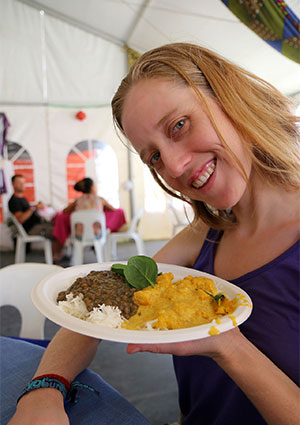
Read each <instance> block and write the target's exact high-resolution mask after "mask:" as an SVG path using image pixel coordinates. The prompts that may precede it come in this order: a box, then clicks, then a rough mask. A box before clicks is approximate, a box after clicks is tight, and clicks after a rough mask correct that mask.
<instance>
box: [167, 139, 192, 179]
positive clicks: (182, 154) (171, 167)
mask: <svg viewBox="0 0 300 425" xmlns="http://www.w3.org/2000/svg"><path fill="white" fill-rule="evenodd" d="M162 155H163V163H164V166H165V171H166V172H167V173H168V174H169V175H170V176H171V177H173V178H176V177H180V176H181V175H182V174H183V173H184V172H185V170H186V168H187V166H188V165H189V163H190V162H191V159H192V154H191V153H189V152H187V151H183V150H182V149H179V148H178V147H175V146H173V148H172V149H170V150H168V151H166V152H164V153H163V154H162Z"/></svg>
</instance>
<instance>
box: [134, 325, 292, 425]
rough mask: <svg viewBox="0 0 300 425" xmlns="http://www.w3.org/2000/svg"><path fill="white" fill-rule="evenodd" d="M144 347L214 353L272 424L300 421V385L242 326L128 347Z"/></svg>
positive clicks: (184, 353)
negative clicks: (192, 338) (190, 338)
mask: <svg viewBox="0 0 300 425" xmlns="http://www.w3.org/2000/svg"><path fill="white" fill-rule="evenodd" d="M144 351H149V352H153V353H162V354H174V355H177V356H192V355H202V356H208V357H211V358H212V359H214V360H215V361H216V362H217V363H218V365H219V366H220V367H221V368H222V369H223V370H224V371H225V372H226V373H227V374H228V375H229V376H230V377H231V379H232V380H233V381H235V383H236V384H237V385H238V386H239V387H240V389H241V390H242V391H243V392H244V393H245V394H246V396H247V397H248V398H249V399H250V400H251V401H252V403H253V404H254V405H255V407H256V408H257V410H258V411H259V412H260V414H261V415H262V416H263V418H264V419H265V421H266V422H267V423H268V425H299V420H300V410H299V402H300V391H299V388H298V386H297V385H296V384H295V383H294V382H293V381H292V380H291V379H290V378H289V377H288V376H287V375H285V374H284V373H283V372H282V371H281V370H280V369H279V368H278V367H277V366H276V365H275V364H274V363H273V362H272V361H271V360H270V359H269V358H267V357H266V356H265V355H264V354H263V353H262V352H261V351H259V350H258V349H257V348H256V347H255V346H254V345H253V344H252V343H251V342H250V341H249V340H247V339H246V338H245V337H244V336H243V335H242V334H241V333H240V331H239V329H238V328H235V329H233V330H231V331H227V332H224V333H221V334H220V335H217V336H211V337H208V338H204V339H200V340H196V341H186V342H180V343H172V344H141V345H135V344H129V345H128V347H127V352H128V353H136V352H144Z"/></svg>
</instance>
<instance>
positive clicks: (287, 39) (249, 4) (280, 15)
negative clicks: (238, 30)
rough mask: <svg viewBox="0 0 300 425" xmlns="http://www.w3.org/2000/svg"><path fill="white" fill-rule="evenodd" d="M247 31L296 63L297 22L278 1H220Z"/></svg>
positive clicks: (299, 42)
mask: <svg viewBox="0 0 300 425" xmlns="http://www.w3.org/2000/svg"><path fill="white" fill-rule="evenodd" d="M221 1H222V2H223V3H224V4H225V6H227V7H228V9H230V10H231V12H232V13H233V14H234V15H236V16H237V17H238V18H239V19H240V20H241V21H242V22H243V23H244V24H245V25H247V27H248V28H250V29H251V30H252V31H254V32H255V33H256V34H257V35H258V36H259V37H261V38H262V39H263V40H265V41H266V42H267V43H268V44H269V45H270V46H272V47H273V48H274V49H276V50H278V51H279V52H280V53H282V54H283V55H284V56H286V57H288V58H289V59H291V60H293V61H295V62H297V63H300V20H299V18H298V17H297V16H296V15H295V13H294V12H293V11H292V10H291V9H290V8H289V7H288V6H287V4H286V2H285V1H282V0H221Z"/></svg>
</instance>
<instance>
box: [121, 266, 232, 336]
mask: <svg viewBox="0 0 300 425" xmlns="http://www.w3.org/2000/svg"><path fill="white" fill-rule="evenodd" d="M173 279H174V276H173V274H172V273H164V274H162V275H161V276H158V278H157V280H156V284H155V287H154V288H153V287H151V286H148V287H147V288H145V289H142V290H141V291H137V292H135V293H134V295H133V299H134V301H135V302H136V303H137V304H138V306H139V308H138V311H137V313H136V314H135V315H133V316H131V317H130V318H129V319H128V320H126V321H124V322H123V324H122V327H123V328H126V329H135V330H138V329H149V328H153V329H181V328H188V327H192V326H198V325H203V324H205V323H210V322H212V321H213V320H219V319H220V317H222V316H225V315H227V314H232V313H233V311H234V310H235V309H236V307H237V301H238V300H237V299H233V300H230V299H229V298H227V297H226V296H225V295H224V294H218V291H217V288H216V286H215V284H214V281H213V280H212V279H209V278H207V277H202V276H197V277H193V276H186V277H185V278H183V279H180V280H177V281H175V282H173Z"/></svg>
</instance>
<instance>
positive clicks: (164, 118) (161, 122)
mask: <svg viewBox="0 0 300 425" xmlns="http://www.w3.org/2000/svg"><path fill="white" fill-rule="evenodd" d="M176 111H177V108H174V109H172V111H170V112H168V113H167V114H166V115H164V116H163V117H162V118H161V119H160V120H159V121H158V123H157V124H156V127H160V126H161V125H163V124H164V123H165V121H167V120H168V118H169V117H170V116H171V115H173V114H174V113H175V112H176Z"/></svg>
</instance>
